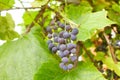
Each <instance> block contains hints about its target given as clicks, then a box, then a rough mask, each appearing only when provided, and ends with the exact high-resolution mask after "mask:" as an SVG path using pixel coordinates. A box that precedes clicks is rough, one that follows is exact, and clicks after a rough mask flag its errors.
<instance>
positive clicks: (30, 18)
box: [23, 11, 38, 26]
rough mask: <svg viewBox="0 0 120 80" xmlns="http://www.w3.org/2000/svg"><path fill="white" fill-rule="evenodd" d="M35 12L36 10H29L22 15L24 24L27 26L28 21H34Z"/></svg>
mask: <svg viewBox="0 0 120 80" xmlns="http://www.w3.org/2000/svg"><path fill="white" fill-rule="evenodd" d="M37 14H38V11H29V13H28V12H25V13H24V15H23V20H24V24H25V25H26V26H27V25H29V24H30V23H32V21H34V18H35V17H36V15H37Z"/></svg>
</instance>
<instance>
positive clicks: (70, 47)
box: [67, 43, 76, 50]
mask: <svg viewBox="0 0 120 80" xmlns="http://www.w3.org/2000/svg"><path fill="white" fill-rule="evenodd" d="M72 48H76V45H75V44H73V43H68V44H67V49H68V50H71V49H72Z"/></svg>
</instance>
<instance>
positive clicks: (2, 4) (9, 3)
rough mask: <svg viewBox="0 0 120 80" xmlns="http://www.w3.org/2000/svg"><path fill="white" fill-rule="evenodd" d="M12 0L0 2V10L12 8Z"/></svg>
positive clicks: (1, 0)
mask: <svg viewBox="0 0 120 80" xmlns="http://www.w3.org/2000/svg"><path fill="white" fill-rule="evenodd" d="M14 3H15V2H14V0H0V10H4V9H9V8H12V6H13V4H14Z"/></svg>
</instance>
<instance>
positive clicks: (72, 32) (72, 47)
mask: <svg viewBox="0 0 120 80" xmlns="http://www.w3.org/2000/svg"><path fill="white" fill-rule="evenodd" d="M46 31H47V32H48V34H47V37H48V40H47V44H48V48H49V50H50V51H51V52H52V53H54V54H57V55H58V56H59V57H60V58H61V63H60V64H59V66H60V68H62V69H63V70H70V69H72V68H73V67H74V64H75V61H77V59H78V58H77V55H76V44H75V42H76V40H77V37H76V35H77V34H78V32H79V31H78V29H77V28H72V27H71V26H70V25H69V24H66V25H65V24H64V23H61V22H60V21H57V22H55V23H54V24H52V25H51V26H48V27H47V28H46Z"/></svg>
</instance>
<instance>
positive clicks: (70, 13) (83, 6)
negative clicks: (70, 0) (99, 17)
mask: <svg viewBox="0 0 120 80" xmlns="http://www.w3.org/2000/svg"><path fill="white" fill-rule="evenodd" d="M91 11H92V7H91V6H90V5H89V3H88V2H87V1H82V2H81V3H80V5H73V4H71V5H68V6H66V7H65V13H66V14H67V17H68V18H69V19H70V20H72V21H73V22H75V23H77V24H79V23H80V20H79V19H80V17H81V16H82V15H85V14H88V13H91Z"/></svg>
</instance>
